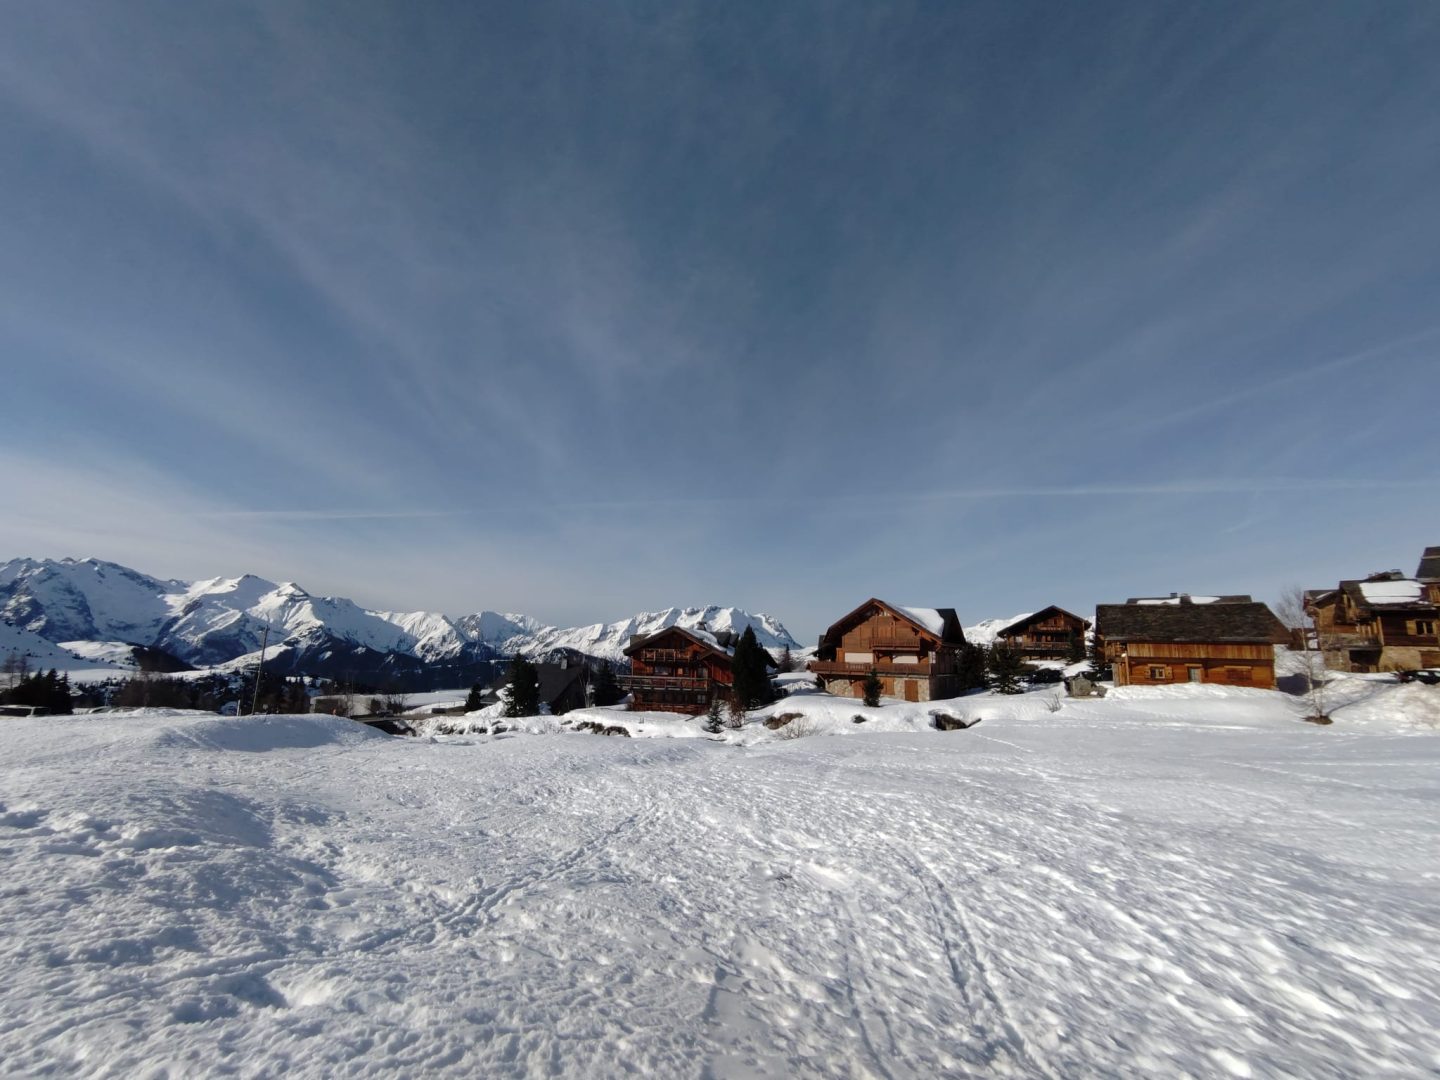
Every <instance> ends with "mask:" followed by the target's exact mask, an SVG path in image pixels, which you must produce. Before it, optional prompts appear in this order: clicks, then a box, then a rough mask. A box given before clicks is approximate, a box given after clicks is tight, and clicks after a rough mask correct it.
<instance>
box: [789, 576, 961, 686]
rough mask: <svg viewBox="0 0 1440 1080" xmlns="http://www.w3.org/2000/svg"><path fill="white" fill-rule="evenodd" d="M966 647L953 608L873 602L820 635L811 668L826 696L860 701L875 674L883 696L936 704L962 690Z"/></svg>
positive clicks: (881, 601)
mask: <svg viewBox="0 0 1440 1080" xmlns="http://www.w3.org/2000/svg"><path fill="white" fill-rule="evenodd" d="M964 644H965V632H964V631H963V630H961V629H960V620H959V619H958V618H956V617H955V609H954V608H913V607H900V606H898V605H895V604H887V603H886V602H885V601H883V600H876V599H873V598H872V599H870V600H866V601H865V603H863V604H861V605H860V606H859V607H857V608H856V609H855V610H854V611H852V612H850V614H848V615H846V616H845V617H844V618H842V619H840V620H839V621H838V622H836V623H835V624H834V625H833V626H831V627H830V629H828V630H826V631H825V633H824V634H823V635H821V637H820V649H819V651H818V652H817V654H816V659H815V660H813V661H812V662H811V663H810V665H809V669H810V670H811V671H813V672H814V673H815V676H816V678H817V679H819V680H820V682H821V684H822V685H823V687H824V689H825V690H826V691H827V692H828V693H831V694H838V695H840V696H842V697H853V698H862V697H864V696H865V690H864V683H865V679H866V678H867V677H868V676H869V674H870V673H871V672H872V671H873V672H875V674H876V675H877V676H878V677H879V679H880V685H881V687H882V689H881V691H880V692H881V693H882V694H884V695H885V696H887V697H896V698H903V699H904V700H906V701H934V700H936V699H938V698H947V697H954V696H955V695H956V694H958V693H959V692H960V677H959V653H960V646H962V645H964Z"/></svg>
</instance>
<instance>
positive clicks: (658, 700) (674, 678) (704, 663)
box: [620, 626, 734, 716]
mask: <svg viewBox="0 0 1440 1080" xmlns="http://www.w3.org/2000/svg"><path fill="white" fill-rule="evenodd" d="M625 656H626V657H627V658H628V659H629V661H630V674H629V675H624V676H621V678H620V685H621V686H622V687H624V688H625V689H627V690H629V691H630V709H631V711H633V712H673V713H689V714H691V715H695V716H698V715H699V714H700V713H703V712H705V711H706V710H707V709H708V708H709V707H710V702H711V700H712V699H713V698H717V697H718V698H721V699H725V698H728V697H729V694H730V688H731V686H732V685H733V684H734V674H733V671H732V669H731V665H730V658H731V657H730V650H729V648H728V642H727V643H726V644H723V645H722V644H721V643H720V640H719V639H718V638H716V637H715V636H713V635H711V634H707V633H704V632H693V631H690V630H686V629H685V628H683V627H680V626H671V627H669V628H667V629H665V630H660V631H657V632H656V633H653V634H650V635H648V636H646V637H638V638H634V639H632V640H631V642H630V645H629V647H628V648H626V650H625Z"/></svg>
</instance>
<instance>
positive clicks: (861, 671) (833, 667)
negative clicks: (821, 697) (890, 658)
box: [809, 660, 940, 678]
mask: <svg viewBox="0 0 1440 1080" xmlns="http://www.w3.org/2000/svg"><path fill="white" fill-rule="evenodd" d="M809 670H810V671H813V672H814V673H815V674H816V675H859V676H861V677H862V678H863V677H864V676H866V675H869V674H870V672H872V671H873V672H875V674H876V675H888V676H891V677H894V676H897V675H900V676H904V675H911V676H917V677H928V676H930V675H935V674H940V672H937V671H936V670H935V665H934V664H932V663H930V661H928V660H927V661H925V662H924V663H921V664H846V663H843V662H841V661H838V660H812V661H810V665H809Z"/></svg>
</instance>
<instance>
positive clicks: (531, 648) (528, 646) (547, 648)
mask: <svg viewBox="0 0 1440 1080" xmlns="http://www.w3.org/2000/svg"><path fill="white" fill-rule="evenodd" d="M671 626H681V627H684V628H685V629H687V630H701V629H703V630H709V631H710V632H712V633H714V632H716V631H724V630H728V631H731V632H733V633H736V634H743V633H744V632H745V628H746V627H747V626H748V627H752V628H753V629H754V631H755V640H756V641H758V642H759V643H760V644H761V646H762V647H764V648H766V649H770V650H772V651H773V652H776V653H778V652H779V651H780V650H782V649H785V648H787V647H788V648H790V649H798V648H799V647H800V643H799V642H798V641H796V640H795V639H794V638H793V637H791V636H790V631H788V630H786V629H785V627H784V626H783V625H782V624H781V623H780V621H779V620H778V619H775V618H772V617H771V616H769V615H764V614H755V615H752V614H751V613H750V612H748V611H741V610H740V609H739V608H733V607H714V606H712V607H704V608H695V607H691V608H675V607H672V608H666V609H665V610H664V611H647V612H641V613H640V614H638V615H632V616H631V617H630V618H628V619H625V620H622V621H621V622H612V623H595V624H593V625H591V626H579V627H574V628H571V629H561V628H559V627H553V626H547V627H543V628H541V629H538V630H534V631H531V632H530V633H526V634H521V635H517V636H515V637H512V638H509V639H507V640H505V641H502V642H499V643H498V644H499V646H500V647H501V648H502V650H503V651H505V652H509V653H515V652H518V653H523V654H524V655H526V656H539V655H543V654H545V653H549V652H553V651H554V650H556V649H573V650H575V651H576V652H581V653H584V654H585V655H586V656H594V657H598V658H600V659H603V660H611V661H620V660H623V659H624V658H625V657H624V652H625V647H626V646H627V645H629V644H630V639H631V638H632V637H634V636H636V635H641V634H653V633H655V632H656V631H658V630H664V629H667V628H668V627H671Z"/></svg>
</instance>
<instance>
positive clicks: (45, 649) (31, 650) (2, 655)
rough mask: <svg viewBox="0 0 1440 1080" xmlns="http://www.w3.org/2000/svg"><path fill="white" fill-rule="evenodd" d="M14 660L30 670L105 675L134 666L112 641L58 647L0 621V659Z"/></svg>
mask: <svg viewBox="0 0 1440 1080" xmlns="http://www.w3.org/2000/svg"><path fill="white" fill-rule="evenodd" d="M11 656H13V657H15V658H16V660H17V661H23V662H24V664H25V666H26V668H27V669H28V670H30V671H37V670H38V671H48V670H50V669H51V668H54V669H55V670H57V671H63V672H80V673H87V674H97V673H98V674H101V675H108V674H114V673H119V672H121V671H122V670H125V669H129V668H131V667H133V663H132V662H131V661H132V660H133V657H131V656H130V655H129V652H128V649H126V647H125V646H123V645H117V643H115V642H88V641H86V642H66V643H65V644H64V645H58V644H56V643H55V642H53V641H46V640H45V639H44V638H43V637H41V636H40V635H39V634H36V633H34V632H33V631H30V630H26V629H24V628H22V627H19V626H12V625H11V624H10V623H6V622H0V660H4V659H6V658H8V657H11Z"/></svg>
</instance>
